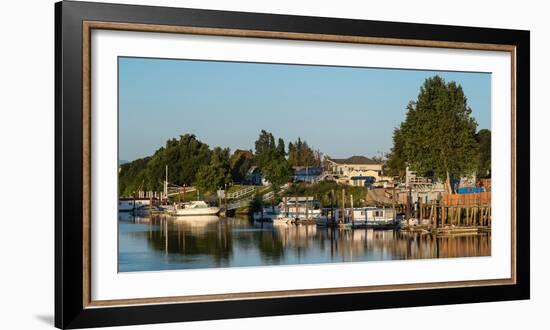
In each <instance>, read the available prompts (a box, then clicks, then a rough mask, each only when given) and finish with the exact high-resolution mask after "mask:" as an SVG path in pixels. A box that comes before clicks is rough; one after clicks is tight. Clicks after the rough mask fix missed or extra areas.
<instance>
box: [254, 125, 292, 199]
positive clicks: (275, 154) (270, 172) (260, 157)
mask: <svg viewBox="0 0 550 330" xmlns="http://www.w3.org/2000/svg"><path fill="white" fill-rule="evenodd" d="M254 145H255V147H256V154H255V156H254V157H255V160H256V164H257V165H258V167H259V168H260V170H261V171H262V173H263V175H264V176H265V178H266V179H267V181H269V182H270V183H271V186H272V188H273V190H274V191H275V193H277V191H278V190H279V188H280V186H281V185H283V184H285V183H287V182H289V181H290V178H291V177H292V174H293V171H292V167H291V166H290V164H289V163H288V161H287V160H286V157H285V150H284V148H285V142H284V141H283V139H279V140H278V143H277V145H275V138H274V137H273V134H271V133H269V132H266V131H265V130H262V131H261V132H260V135H259V137H258V140H256V142H255V144H254Z"/></svg>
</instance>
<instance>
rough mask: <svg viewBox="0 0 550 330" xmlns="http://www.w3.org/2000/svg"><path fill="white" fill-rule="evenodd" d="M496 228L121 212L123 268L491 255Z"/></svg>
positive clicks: (201, 266)
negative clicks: (433, 229)
mask: <svg viewBox="0 0 550 330" xmlns="http://www.w3.org/2000/svg"><path fill="white" fill-rule="evenodd" d="M490 252H491V236H490V234H480V235H467V236H449V237H438V238H435V237H433V236H432V235H429V234H412V233H403V232H400V231H394V230H373V229H355V230H352V229H339V228H319V227H317V226H315V225H286V224H283V225H278V224H276V225H273V224H271V223H255V222H253V221H251V220H249V219H248V218H227V219H225V218H218V217H217V216H211V217H205V216H201V217H168V216H152V217H133V216H131V215H130V214H123V213H121V214H119V271H139V270H162V269H191V268H212V267H234V266H264V265H282V264H285V265H288V264H307V263H326V262H345V261H381V260H399V259H422V258H448V257H471V256H488V255H490Z"/></svg>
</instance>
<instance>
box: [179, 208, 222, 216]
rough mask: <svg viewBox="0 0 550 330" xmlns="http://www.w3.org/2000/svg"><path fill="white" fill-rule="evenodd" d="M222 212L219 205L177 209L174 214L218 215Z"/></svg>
mask: <svg viewBox="0 0 550 330" xmlns="http://www.w3.org/2000/svg"><path fill="white" fill-rule="evenodd" d="M218 212H220V208H219V207H195V208H185V209H177V210H176V211H175V212H174V215H178V216H186V215H187V216H188V215H216V214H218Z"/></svg>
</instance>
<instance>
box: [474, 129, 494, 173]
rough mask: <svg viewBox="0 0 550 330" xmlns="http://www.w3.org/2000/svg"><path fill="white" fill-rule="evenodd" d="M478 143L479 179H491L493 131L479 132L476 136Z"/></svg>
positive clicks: (484, 130) (483, 130)
mask: <svg viewBox="0 0 550 330" xmlns="http://www.w3.org/2000/svg"><path fill="white" fill-rule="evenodd" d="M476 141H477V143H478V146H479V154H478V160H477V176H478V177H479V178H490V177H491V131H490V130H488V129H482V130H479V132H477V134H476Z"/></svg>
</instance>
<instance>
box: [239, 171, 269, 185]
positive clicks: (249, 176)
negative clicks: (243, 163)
mask: <svg viewBox="0 0 550 330" xmlns="http://www.w3.org/2000/svg"><path fill="white" fill-rule="evenodd" d="M244 180H245V183H246V184H250V185H254V186H268V185H269V182H268V181H267V180H266V179H265V177H264V175H263V174H262V171H261V170H260V168H259V167H258V166H252V167H251V168H250V169H248V171H247V172H246V175H245V178H244Z"/></svg>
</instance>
